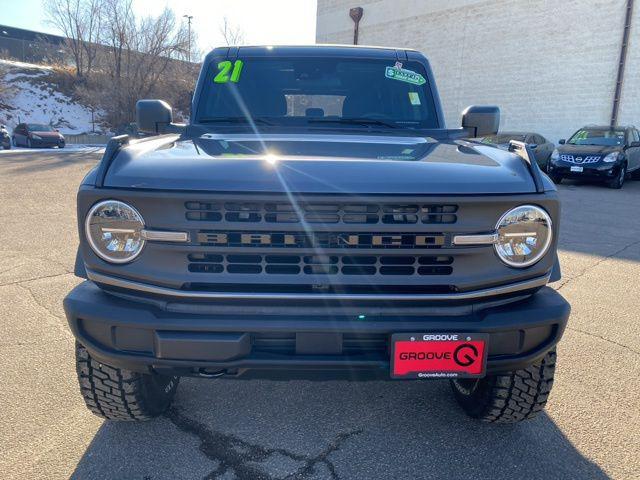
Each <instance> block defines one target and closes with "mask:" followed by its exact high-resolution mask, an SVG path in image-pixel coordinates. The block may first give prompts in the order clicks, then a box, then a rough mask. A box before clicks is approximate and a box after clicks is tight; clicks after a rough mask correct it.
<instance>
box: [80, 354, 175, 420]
mask: <svg viewBox="0 0 640 480" xmlns="http://www.w3.org/2000/svg"><path fill="white" fill-rule="evenodd" d="M76 370H77V372H78V381H79V383H80V392H81V393H82V396H83V397H84V401H85V403H86V405H87V408H88V409H89V410H91V411H92V412H93V413H95V414H96V415H98V416H99V417H102V418H106V419H107V420H118V421H141V420H150V419H151V418H153V417H157V416H158V415H160V414H161V413H162V412H164V411H165V410H166V409H167V408H168V407H169V405H171V402H172V401H173V397H174V396H175V394H176V390H177V388H178V382H179V381H180V378H179V377H168V376H161V375H156V374H147V373H138V372H132V371H130V370H125V369H122V368H116V367H111V366H109V365H105V364H104V363H100V362H98V361H97V360H96V359H94V358H92V357H91V355H90V354H89V352H88V351H87V349H86V348H85V347H83V346H82V345H80V344H79V343H77V344H76Z"/></svg>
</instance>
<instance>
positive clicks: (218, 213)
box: [185, 202, 458, 225]
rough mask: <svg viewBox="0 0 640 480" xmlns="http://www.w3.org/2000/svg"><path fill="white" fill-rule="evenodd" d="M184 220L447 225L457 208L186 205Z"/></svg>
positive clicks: (369, 204) (208, 203)
mask: <svg viewBox="0 0 640 480" xmlns="http://www.w3.org/2000/svg"><path fill="white" fill-rule="evenodd" d="M185 207H186V209H187V211H186V214H185V216H186V219H187V220H191V221H201V222H222V221H225V222H230V223H262V222H264V223H269V224H278V223H281V224H291V223H293V224H295V223H309V224H328V225H331V224H347V225H356V224H361V225H362V224H364V225H375V224H392V225H411V224H418V223H422V224H451V223H456V221H457V211H458V206H457V205H441V204H436V205H432V204H395V203H382V204H372V203H297V204H295V205H294V204H292V203H291V202H187V203H186V204H185Z"/></svg>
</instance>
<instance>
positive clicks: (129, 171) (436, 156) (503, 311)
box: [64, 46, 569, 422]
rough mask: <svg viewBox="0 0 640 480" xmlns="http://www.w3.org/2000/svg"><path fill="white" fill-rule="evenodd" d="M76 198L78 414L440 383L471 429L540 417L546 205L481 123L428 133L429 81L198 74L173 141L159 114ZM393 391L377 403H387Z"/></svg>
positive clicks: (550, 197)
mask: <svg viewBox="0 0 640 480" xmlns="http://www.w3.org/2000/svg"><path fill="white" fill-rule="evenodd" d="M137 120H138V128H139V129H140V130H141V131H143V132H147V133H153V134H156V135H154V136H150V137H147V138H143V139H139V140H134V139H130V138H129V137H127V136H126V135H124V136H120V137H116V138H114V139H112V140H111V141H110V143H109V144H108V146H107V149H106V151H105V154H104V157H103V158H102V160H101V162H100V163H99V164H98V165H97V167H96V168H94V169H93V170H91V171H90V172H89V174H88V175H87V176H86V178H85V179H84V180H83V181H82V184H81V185H80V189H79V192H78V208H77V215H78V224H79V233H80V247H79V251H78V257H77V262H76V267H75V272H76V274H77V275H78V276H80V277H83V278H85V279H86V281H85V282H83V283H81V284H80V285H78V286H77V287H76V288H74V289H73V291H71V292H70V293H69V295H68V296H67V297H66V299H65V301H64V307H65V311H66V315H67V318H68V321H69V325H70V327H71V330H72V331H73V333H74V335H75V337H76V339H77V347H76V355H77V372H78V377H79V382H80V388H81V392H82V395H83V397H84V399H85V401H86V404H87V406H88V407H89V409H90V410H91V411H93V412H94V413H96V414H98V415H100V416H102V417H105V418H107V419H112V420H144V419H149V418H151V417H154V416H157V415H159V414H160V413H162V412H163V411H164V410H165V409H166V408H167V407H168V406H169V404H170V403H171V401H172V399H173V397H174V395H175V393H176V389H177V388H178V382H179V379H180V377H182V376H198V377H228V378H239V379H251V378H282V377H283V376H284V377H287V376H290V377H294V376H295V377H296V378H299V377H300V376H302V377H304V378H307V377H309V378H318V377H320V378H346V379H352V380H365V379H371V378H374V379H376V378H377V379H379V378H385V379H389V380H391V381H410V380H414V381H415V380H419V379H447V380H449V381H450V382H451V386H452V390H453V395H454V397H455V398H456V400H457V401H458V403H459V404H460V405H461V407H462V408H463V409H464V411H465V412H466V413H467V414H469V415H470V416H472V417H474V418H478V419H482V420H485V421H491V422H517V421H520V420H523V419H527V418H531V417H533V416H535V415H536V414H537V413H538V412H539V411H541V410H542V409H543V408H544V405H545V403H546V401H547V398H548V396H549V392H550V390H551V386H552V384H553V376H554V368H555V363H556V351H555V347H556V344H557V343H558V341H559V340H560V337H561V336H562V334H563V331H564V329H565V326H566V323H567V319H568V316H569V305H568V304H567V302H566V301H565V300H564V299H563V298H562V297H561V296H560V295H559V294H558V293H557V292H556V291H555V290H553V289H551V288H549V287H547V283H548V282H550V281H554V280H557V279H559V278H560V268H559V264H558V259H557V254H556V246H557V240H558V225H559V219H560V215H559V211H560V205H559V201H558V195H557V192H556V188H555V186H554V184H553V183H552V182H551V181H550V180H549V178H548V177H547V176H545V175H544V174H542V173H541V172H540V170H539V168H538V166H537V163H536V162H535V158H534V157H533V152H532V151H531V150H530V148H529V146H528V145H526V144H524V143H518V142H512V143H511V144H510V146H509V149H508V150H501V149H497V148H494V147H491V146H487V145H483V144H482V143H480V142H476V141H474V140H473V139H474V138H476V137H481V136H486V135H491V134H495V133H496V131H497V130H498V125H499V110H498V109H497V108H496V107H469V108H467V109H466V110H465V111H464V112H463V114H462V124H461V127H460V128H455V129H447V128H446V127H445V123H444V116H443V112H442V107H441V105H440V100H439V98H438V92H437V89H436V85H435V81H434V78H433V74H432V72H431V69H430V67H429V63H428V61H427V59H426V58H425V57H424V56H423V55H421V54H420V53H418V52H416V51H412V50H400V49H386V48H369V47H337V46H336V47H328V46H308V47H229V48H218V49H215V50H213V51H212V52H211V53H209V54H208V55H207V57H206V58H205V60H204V63H203V65H202V71H201V74H200V77H199V79H198V82H197V87H196V90H195V93H194V95H193V102H192V109H191V116H190V120H189V123H188V125H179V124H175V123H173V119H172V113H171V108H170V107H169V106H168V105H167V104H166V103H165V102H162V101H159V100H141V101H139V102H138V105H137ZM390 388H392V386H390Z"/></svg>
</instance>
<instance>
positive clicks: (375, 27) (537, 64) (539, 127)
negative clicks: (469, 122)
mask: <svg viewBox="0 0 640 480" xmlns="http://www.w3.org/2000/svg"><path fill="white" fill-rule="evenodd" d="M629 4H631V5H632V4H633V2H632V1H630V0H527V1H525V0H493V1H486V0H484V1H483V0H318V18H317V33H316V40H317V42H318V43H347V44H351V43H353V36H354V35H353V34H354V22H353V20H352V19H351V18H350V16H349V10H350V8H352V7H362V8H363V17H362V19H361V21H360V25H359V42H358V43H359V44H361V45H382V46H397V47H410V48H415V49H418V50H420V51H422V52H423V53H425V55H426V56H427V57H428V58H429V60H430V62H431V65H432V68H433V70H434V73H435V76H436V82H437V85H438V89H439V91H440V96H441V98H442V102H443V107H444V111H445V116H446V119H447V124H448V126H449V127H455V126H458V125H459V124H460V112H461V111H462V110H463V109H464V108H465V107H466V106H467V105H470V104H495V105H498V106H500V108H501V110H502V122H501V128H502V129H504V130H508V129H510V130H530V131H534V132H538V133H541V134H543V135H546V136H548V137H549V138H550V139H551V140H553V141H557V140H558V139H559V138H565V137H567V136H569V135H570V134H571V133H572V132H573V131H574V130H576V129H577V128H578V127H580V126H582V125H584V124H589V123H598V124H608V123H609V122H610V119H611V115H612V111H613V103H614V96H615V95H614V93H615V91H616V84H617V79H618V65H619V63H620V52H621V45H622V40H623V33H624V31H625V28H626V30H627V32H628V38H629V42H628V49H627V55H626V62H625V69H624V77H623V80H624V81H623V83H622V88H621V95H620V102H619V103H620V106H619V113H618V121H617V123H618V124H620V125H622V124H635V125H637V126H640V2H636V8H635V9H634V10H632V11H633V14H632V15H631V17H630V21H629V22H627V21H626V19H627V9H628V6H629Z"/></svg>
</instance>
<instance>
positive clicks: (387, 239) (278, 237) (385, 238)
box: [197, 231, 445, 248]
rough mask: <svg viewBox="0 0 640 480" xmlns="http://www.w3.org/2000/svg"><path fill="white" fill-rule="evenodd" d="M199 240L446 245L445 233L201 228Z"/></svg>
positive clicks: (333, 245)
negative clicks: (263, 231)
mask: <svg viewBox="0 0 640 480" xmlns="http://www.w3.org/2000/svg"><path fill="white" fill-rule="evenodd" d="M197 240H198V242H199V243H201V244H205V245H211V246H224V247H298V248H314V247H322V248H394V247H395V248H438V247H442V246H444V244H445V235H444V234H442V233H434V234H426V235H416V234H412V233H407V234H402V233H399V234H377V233H324V232H312V233H305V232H295V233H284V232H282V233H262V232H260V233H258V232H207V231H200V232H198V235H197Z"/></svg>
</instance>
